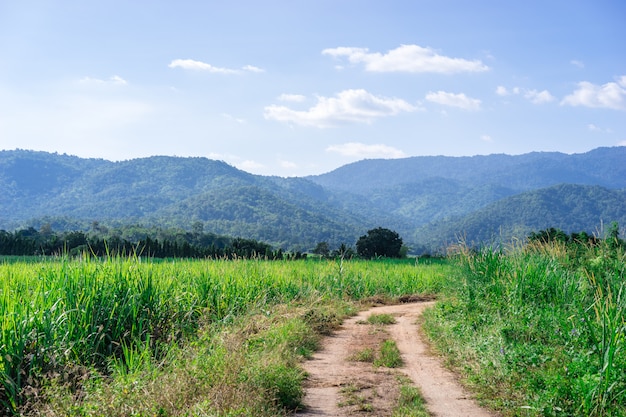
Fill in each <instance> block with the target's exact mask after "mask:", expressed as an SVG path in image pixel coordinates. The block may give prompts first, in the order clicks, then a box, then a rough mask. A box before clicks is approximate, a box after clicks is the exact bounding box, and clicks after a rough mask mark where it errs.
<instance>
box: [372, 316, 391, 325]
mask: <svg viewBox="0 0 626 417" xmlns="http://www.w3.org/2000/svg"><path fill="white" fill-rule="evenodd" d="M366 322H367V323H368V324H374V325H387V324H395V323H396V319H395V317H393V316H392V315H391V314H372V315H370V316H369V317H368V318H367V320H366Z"/></svg>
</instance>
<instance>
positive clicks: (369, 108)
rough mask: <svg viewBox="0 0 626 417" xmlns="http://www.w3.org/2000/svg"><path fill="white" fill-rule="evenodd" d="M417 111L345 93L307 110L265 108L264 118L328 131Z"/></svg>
mask: <svg viewBox="0 0 626 417" xmlns="http://www.w3.org/2000/svg"><path fill="white" fill-rule="evenodd" d="M416 110H418V107H416V106H413V105H412V104H409V103H408V102H406V101H404V100H402V99H399V98H388V97H381V96H375V95H373V94H370V93H368V92H367V91H365V90H362V89H359V90H344V91H342V92H340V93H339V94H337V95H336V96H335V97H318V98H317V104H316V105H315V106H313V107H311V108H309V109H308V110H305V111H299V110H293V109H291V108H289V107H286V106H277V105H271V106H267V107H265V118H266V119H270V120H277V121H279V122H288V123H295V124H298V125H302V126H313V127H318V128H327V127H333V126H337V125H339V124H342V123H371V122H372V121H373V120H374V119H377V118H381V117H387V116H394V115H397V114H399V113H401V112H412V111H416Z"/></svg>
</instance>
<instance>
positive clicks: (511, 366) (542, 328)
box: [425, 242, 626, 416]
mask: <svg viewBox="0 0 626 417" xmlns="http://www.w3.org/2000/svg"><path fill="white" fill-rule="evenodd" d="M461 262H462V264H463V268H462V269H461V270H460V271H459V272H460V273H458V274H456V275H455V276H454V277H455V279H453V281H454V282H453V283H451V285H450V286H449V287H447V289H448V290H447V297H445V300H444V301H442V302H440V303H438V305H437V306H436V308H434V309H432V310H430V311H427V312H426V323H425V326H426V330H427V333H428V334H429V336H430V338H431V339H432V340H434V342H435V344H436V345H437V346H438V348H439V349H440V351H442V352H444V354H445V356H446V357H448V359H449V362H450V363H451V364H452V365H453V366H454V367H456V368H457V369H458V370H459V372H461V373H462V374H463V375H464V377H465V378H466V381H467V382H468V383H469V384H470V385H472V386H473V387H474V388H475V389H476V390H477V391H478V392H479V395H480V398H481V399H482V401H483V402H485V403H487V404H489V405H490V406H492V407H494V408H497V409H499V410H500V411H501V412H502V413H503V414H504V415H513V416H527V415H531V416H626V255H625V253H624V249H623V247H619V246H617V247H616V246H615V245H611V244H609V243H607V242H602V243H601V244H599V245H597V246H584V245H582V246H581V245H565V244H562V243H553V244H535V245H530V246H526V247H523V248H516V249H512V250H510V251H507V252H506V253H505V252H504V251H491V250H483V251H479V252H472V251H467V252H465V253H463V254H462V255H461Z"/></svg>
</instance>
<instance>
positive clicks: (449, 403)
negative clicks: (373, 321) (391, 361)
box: [296, 302, 496, 417]
mask: <svg viewBox="0 0 626 417" xmlns="http://www.w3.org/2000/svg"><path fill="white" fill-rule="evenodd" d="M433 304H434V303H433V302H419V303H407V304H399V305H389V306H381V307H373V308H371V309H369V310H366V311H362V312H360V313H359V314H358V315H356V316H354V317H351V318H350V319H348V320H346V321H345V322H344V323H343V325H342V326H341V327H340V328H339V329H338V330H337V331H336V332H335V334H333V335H332V336H329V337H327V338H325V339H324V342H323V344H322V349H321V350H320V351H318V352H317V353H316V354H314V355H313V358H312V359H311V360H309V361H306V362H305V363H304V368H305V370H306V372H307V373H308V378H307V384H306V394H305V398H304V404H305V406H306V409H305V410H303V411H302V412H300V413H297V414H296V415H297V416H334V417H343V416H348V415H350V411H349V410H347V409H344V408H343V407H339V406H338V405H337V404H338V402H339V401H340V393H339V392H340V388H341V387H342V386H343V385H345V384H346V383H347V382H348V381H355V380H358V381H368V380H371V381H374V380H375V374H376V373H377V372H378V371H377V370H376V368H375V367H373V366H372V365H371V364H362V363H355V362H354V361H350V360H348V358H349V357H350V355H351V354H353V353H355V352H356V351H358V350H360V349H361V348H362V346H366V345H368V343H367V340H368V338H372V337H374V336H373V334H372V332H371V331H369V329H371V328H370V327H369V326H364V325H360V324H358V323H359V322H363V321H365V320H367V317H369V316H370V315H371V314H391V315H393V316H394V317H395V318H396V324H393V325H389V326H385V330H386V331H387V332H389V335H390V336H391V338H392V339H394V340H395V342H396V344H397V346H398V349H399V350H400V353H401V355H402V359H403V361H404V366H403V367H402V368H399V370H400V371H401V372H402V373H404V374H405V375H407V376H408V377H409V378H410V379H411V380H412V381H413V383H414V384H415V385H416V386H418V387H419V389H420V391H421V392H422V395H423V397H424V400H425V402H426V407H427V408H428V410H429V412H430V413H431V414H432V415H433V416H437V417H469V416H471V417H493V416H496V414H493V413H491V412H489V411H487V410H485V409H483V408H481V407H480V406H478V404H477V403H476V401H474V400H473V399H472V397H471V396H470V395H469V394H468V393H467V392H466V391H465V389H464V388H463V387H462V386H461V385H460V384H459V383H458V381H457V379H456V377H455V376H454V374H453V373H452V372H450V371H448V370H447V369H445V368H444V367H443V365H442V364H441V361H440V360H439V358H437V357H434V356H432V355H431V354H430V352H429V349H428V344H427V343H426V342H425V341H424V340H423V338H422V335H421V334H420V331H419V328H418V325H417V324H416V322H417V320H418V318H419V317H420V315H421V314H422V313H423V311H424V310H425V309H426V308H428V307H430V306H432V305H433ZM381 396H382V397H384V394H383V395H381ZM383 400H384V398H383ZM395 401H396V399H395V398H389V399H388V402H389V403H390V404H388V405H387V407H383V409H388V410H389V409H391V408H392V407H393V405H394V404H392V403H393V402H395ZM370 415H383V414H370Z"/></svg>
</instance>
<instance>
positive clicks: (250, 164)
mask: <svg viewBox="0 0 626 417" xmlns="http://www.w3.org/2000/svg"><path fill="white" fill-rule="evenodd" d="M236 166H237V168H239V169H241V170H243V171H255V170H260V169H263V168H265V165H263V164H261V163H259V162H256V161H252V160H249V159H248V160H245V161H243V162H240V163H238V164H237V165H236Z"/></svg>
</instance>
